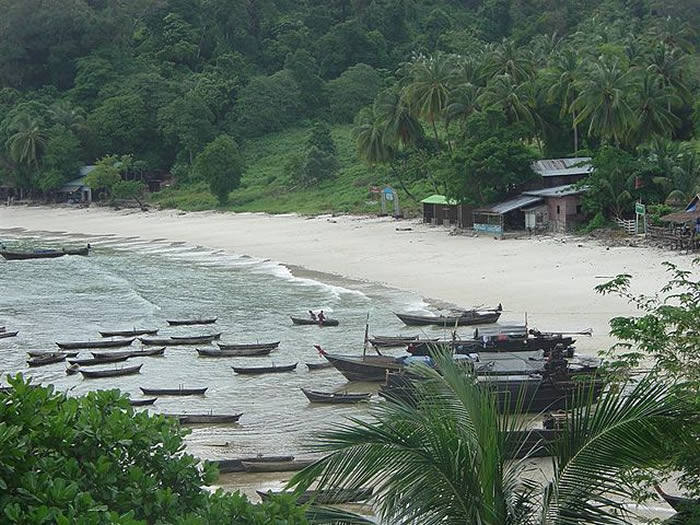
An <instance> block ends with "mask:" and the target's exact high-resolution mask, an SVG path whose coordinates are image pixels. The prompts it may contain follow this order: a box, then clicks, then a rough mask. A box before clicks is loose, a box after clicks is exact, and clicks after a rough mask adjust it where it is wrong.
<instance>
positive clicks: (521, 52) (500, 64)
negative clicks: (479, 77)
mask: <svg viewBox="0 0 700 525" xmlns="http://www.w3.org/2000/svg"><path fill="white" fill-rule="evenodd" d="M484 73H485V74H486V75H487V76H488V77H495V76H500V75H509V76H510V77H511V78H512V79H513V81H514V82H515V83H521V82H524V81H525V80H527V79H528V78H530V77H531V76H532V75H533V73H534V65H533V63H532V59H531V58H530V53H529V51H528V50H526V49H523V48H520V47H518V46H516V45H515V42H513V41H512V40H510V39H508V38H504V39H503V40H502V41H501V42H500V43H499V44H497V45H496V46H494V47H493V49H492V50H491V52H490V53H488V54H487V56H486V64H485V65H484Z"/></svg>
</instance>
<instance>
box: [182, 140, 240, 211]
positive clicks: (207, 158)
mask: <svg viewBox="0 0 700 525" xmlns="http://www.w3.org/2000/svg"><path fill="white" fill-rule="evenodd" d="M194 173H195V176H196V177H198V178H200V179H202V180H204V181H206V182H207V183H208V184H209V189H210V190H211V192H212V194H214V196H215V197H216V198H217V199H218V201H219V205H221V206H224V205H225V204H226V203H227V202H228V195H229V193H231V192H232V191H233V190H235V189H236V188H237V187H238V185H239V184H240V182H241V176H242V175H243V164H242V160H241V156H240V153H239V151H238V144H236V141H234V140H233V139H232V138H231V137H229V136H228V135H219V136H218V137H216V138H215V139H214V140H213V141H212V142H210V143H209V144H207V146H206V147H205V148H204V150H203V151H202V152H201V153H200V154H199V155H197V158H196V159H195V161H194Z"/></svg>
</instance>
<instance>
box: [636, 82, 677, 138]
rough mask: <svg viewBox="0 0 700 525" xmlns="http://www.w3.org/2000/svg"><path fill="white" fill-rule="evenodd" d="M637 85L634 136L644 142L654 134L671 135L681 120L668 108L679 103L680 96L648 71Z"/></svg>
mask: <svg viewBox="0 0 700 525" xmlns="http://www.w3.org/2000/svg"><path fill="white" fill-rule="evenodd" d="M638 86H639V88H638V93H637V100H636V105H635V106H636V107H635V114H636V117H637V127H636V128H635V130H634V136H635V137H636V138H637V139H638V140H639V141H640V142H645V141H647V140H649V139H650V138H651V137H653V136H655V135H661V136H669V135H671V134H672V133H673V130H674V129H675V128H676V127H678V125H679V124H680V122H681V120H680V119H679V118H678V117H677V116H676V115H674V114H673V112H672V111H670V109H669V108H670V107H672V105H673V104H676V103H680V97H678V96H677V95H676V94H675V93H674V92H673V89H672V88H671V87H670V86H665V85H663V82H662V79H661V77H659V76H658V75H654V74H650V73H648V72H647V73H646V74H644V75H643V76H642V78H641V82H640V83H639V84H638Z"/></svg>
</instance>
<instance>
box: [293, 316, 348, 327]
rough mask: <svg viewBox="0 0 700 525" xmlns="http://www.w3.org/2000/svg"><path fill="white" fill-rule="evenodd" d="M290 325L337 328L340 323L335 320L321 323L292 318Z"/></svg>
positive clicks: (326, 320) (304, 318)
mask: <svg viewBox="0 0 700 525" xmlns="http://www.w3.org/2000/svg"><path fill="white" fill-rule="evenodd" d="M291 319H292V323H294V324H298V325H312V324H315V325H316V326H338V325H339V324H340V322H339V321H338V320H337V319H324V320H323V321H318V320H316V321H314V320H313V319H307V318H306V317H292V318H291Z"/></svg>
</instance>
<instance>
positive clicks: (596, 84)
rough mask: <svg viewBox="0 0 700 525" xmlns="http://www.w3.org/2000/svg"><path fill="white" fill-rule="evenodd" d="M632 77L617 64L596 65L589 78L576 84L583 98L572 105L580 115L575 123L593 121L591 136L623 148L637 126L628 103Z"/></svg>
mask: <svg viewBox="0 0 700 525" xmlns="http://www.w3.org/2000/svg"><path fill="white" fill-rule="evenodd" d="M630 76H631V72H630V71H622V69H620V67H619V64H618V62H617V60H615V61H613V62H607V61H599V62H597V63H596V64H594V65H593V68H592V69H591V71H589V72H588V75H587V76H586V77H585V78H584V79H582V80H581V81H579V82H578V83H577V84H576V87H577V89H578V91H579V95H578V97H576V100H574V102H573V103H572V104H571V110H572V112H573V111H575V112H576V113H577V116H576V119H575V120H574V123H575V124H580V123H581V122H583V121H585V120H589V122H590V123H589V125H588V134H589V135H598V136H600V137H601V138H603V139H604V140H614V141H615V143H616V144H617V145H618V146H619V145H620V143H621V142H622V141H623V140H624V138H625V137H626V135H627V133H629V131H630V129H632V128H633V127H634V125H635V124H636V119H635V115H634V111H633V110H632V108H631V107H630V105H629V102H628V100H627V97H628V94H629V93H630V88H631V79H630Z"/></svg>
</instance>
